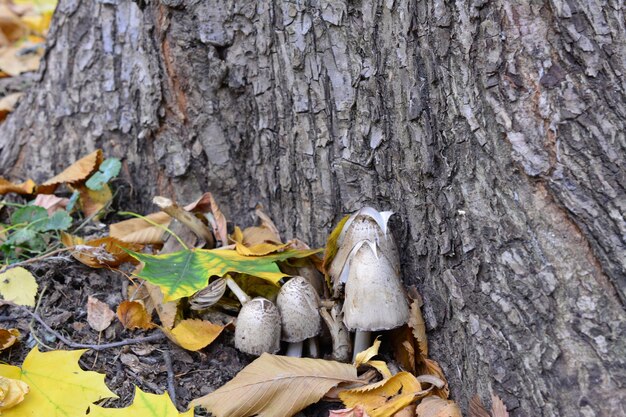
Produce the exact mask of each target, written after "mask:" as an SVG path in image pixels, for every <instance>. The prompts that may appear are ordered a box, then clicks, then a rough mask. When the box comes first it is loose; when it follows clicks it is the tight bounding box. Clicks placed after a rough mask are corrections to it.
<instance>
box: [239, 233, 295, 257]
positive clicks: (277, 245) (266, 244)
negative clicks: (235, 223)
mask: <svg viewBox="0 0 626 417" xmlns="http://www.w3.org/2000/svg"><path fill="white" fill-rule="evenodd" d="M246 234H248V238H246ZM272 237H273V234H272V232H270V231H269V230H267V229H264V228H261V227H248V228H247V229H245V230H244V231H243V232H242V231H241V229H240V228H239V227H235V232H234V233H233V234H232V236H231V238H232V240H233V241H234V242H235V250H236V251H237V252H238V253H239V254H240V255H243V256H263V255H267V254H270V253H273V252H278V251H281V250H284V249H285V248H286V247H288V246H289V243H281V242H280V241H278V242H275V241H272V240H264V238H272Z"/></svg>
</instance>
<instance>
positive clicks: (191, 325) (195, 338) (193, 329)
mask: <svg viewBox="0 0 626 417" xmlns="http://www.w3.org/2000/svg"><path fill="white" fill-rule="evenodd" d="M224 327H226V326H220V325H217V324H213V323H211V322H209V321H206V320H198V319H188V320H182V321H181V322H180V323H178V324H177V325H176V327H174V328H173V329H172V330H167V329H163V330H164V332H165V334H166V335H167V336H168V337H169V338H170V340H171V341H172V342H174V343H176V344H177V345H178V346H180V347H182V348H183V349H187V350H192V351H196V350H200V349H202V348H203V347H206V346H208V345H210V344H211V343H212V342H213V341H214V340H215V339H217V336H219V335H220V333H222V330H224Z"/></svg>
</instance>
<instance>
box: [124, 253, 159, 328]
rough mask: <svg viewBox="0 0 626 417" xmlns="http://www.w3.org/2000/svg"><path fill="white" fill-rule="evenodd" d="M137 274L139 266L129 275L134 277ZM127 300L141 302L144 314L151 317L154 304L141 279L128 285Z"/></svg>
mask: <svg viewBox="0 0 626 417" xmlns="http://www.w3.org/2000/svg"><path fill="white" fill-rule="evenodd" d="M138 272H141V264H139V265H137V266H136V267H135V269H134V270H133V272H131V273H130V275H131V276H136V274H137V273H138ZM127 298H128V299H129V300H131V301H141V303H142V304H143V306H144V308H145V309H146V312H147V313H148V314H149V315H150V316H152V312H153V311H154V303H153V302H152V297H150V294H149V293H148V289H147V288H146V286H145V285H144V281H143V280H142V279H139V280H138V282H137V283H134V284H130V285H129V286H128V292H127Z"/></svg>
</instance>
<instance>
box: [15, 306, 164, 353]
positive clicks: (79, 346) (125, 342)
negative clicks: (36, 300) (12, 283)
mask: <svg viewBox="0 0 626 417" xmlns="http://www.w3.org/2000/svg"><path fill="white" fill-rule="evenodd" d="M18 307H20V309H21V310H23V311H25V312H26V313H28V314H29V315H30V316H31V317H32V318H34V319H35V320H37V322H39V324H41V325H42V326H43V327H44V328H45V329H46V330H47V331H48V332H49V333H52V334H53V335H54V336H55V337H56V338H57V339H59V340H60V341H61V342H63V343H64V344H66V345H67V346H68V347H71V348H74V349H92V350H95V351H101V350H105V349H110V348H115V347H120V346H126V345H135V344H137V343H146V342H156V341H158V340H163V339H165V335H164V334H163V333H157V334H153V335H151V336H145V337H137V338H134V339H124V340H120V341H119V342H112V343H105V344H102V345H93V344H89V343H76V342H72V341H71V340H70V339H68V338H66V337H65V336H63V335H62V334H61V333H59V332H57V331H56V330H54V329H53V328H52V327H50V326H48V324H47V323H46V322H45V321H44V320H43V319H42V318H41V317H40V316H39V314H37V313H33V312H32V311H30V310H28V309H26V308H25V307H21V306H18Z"/></svg>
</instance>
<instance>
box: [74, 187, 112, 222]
mask: <svg viewBox="0 0 626 417" xmlns="http://www.w3.org/2000/svg"><path fill="white" fill-rule="evenodd" d="M76 190H77V191H78V193H79V194H80V199H79V200H78V201H79V203H80V209H81V210H82V212H83V213H84V214H85V217H92V216H94V217H95V218H98V217H100V216H96V214H97V213H98V212H99V211H100V210H102V209H103V208H104V207H106V205H107V204H109V201H111V200H112V199H113V193H112V192H111V188H110V187H109V184H103V185H102V188H101V189H100V190H91V189H89V188H87V187H85V186H84V185H82V184H80V185H78V186H77V187H76Z"/></svg>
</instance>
